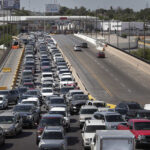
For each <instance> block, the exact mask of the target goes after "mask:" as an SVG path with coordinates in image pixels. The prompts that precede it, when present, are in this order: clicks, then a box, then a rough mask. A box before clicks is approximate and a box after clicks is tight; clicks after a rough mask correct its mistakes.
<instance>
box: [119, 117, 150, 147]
mask: <svg viewBox="0 0 150 150" xmlns="http://www.w3.org/2000/svg"><path fill="white" fill-rule="evenodd" d="M117 129H118V130H129V131H130V132H132V133H133V134H134V136H135V140H136V144H150V120H147V119H129V121H128V123H127V124H126V125H125V124H119V125H118V126H117Z"/></svg>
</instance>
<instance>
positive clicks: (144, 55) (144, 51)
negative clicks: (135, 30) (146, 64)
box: [143, 17, 146, 58]
mask: <svg viewBox="0 0 150 150" xmlns="http://www.w3.org/2000/svg"><path fill="white" fill-rule="evenodd" d="M145 29H146V27H145V17H144V53H143V57H144V58H145Z"/></svg>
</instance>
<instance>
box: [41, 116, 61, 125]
mask: <svg viewBox="0 0 150 150" xmlns="http://www.w3.org/2000/svg"><path fill="white" fill-rule="evenodd" d="M40 125H41V126H61V125H62V119H61V118H55V117H51V118H50V117H47V118H42V119H41V121H40Z"/></svg>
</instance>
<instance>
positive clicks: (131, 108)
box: [115, 101, 143, 115]
mask: <svg viewBox="0 0 150 150" xmlns="http://www.w3.org/2000/svg"><path fill="white" fill-rule="evenodd" d="M138 110H143V108H142V107H141V106H140V104H138V103H137V102H127V101H123V102H120V103H119V104H118V105H117V106H116V108H115V111H116V112H118V113H120V114H121V115H126V114H127V113H128V114H133V113H134V112H136V111H138Z"/></svg>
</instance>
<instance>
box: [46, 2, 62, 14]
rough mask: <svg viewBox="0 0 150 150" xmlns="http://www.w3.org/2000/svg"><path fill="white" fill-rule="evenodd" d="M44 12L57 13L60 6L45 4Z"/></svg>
mask: <svg viewBox="0 0 150 150" xmlns="http://www.w3.org/2000/svg"><path fill="white" fill-rule="evenodd" d="M45 7H46V8H45V11H46V12H49V13H58V12H59V9H60V5H58V4H46V6H45Z"/></svg>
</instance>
